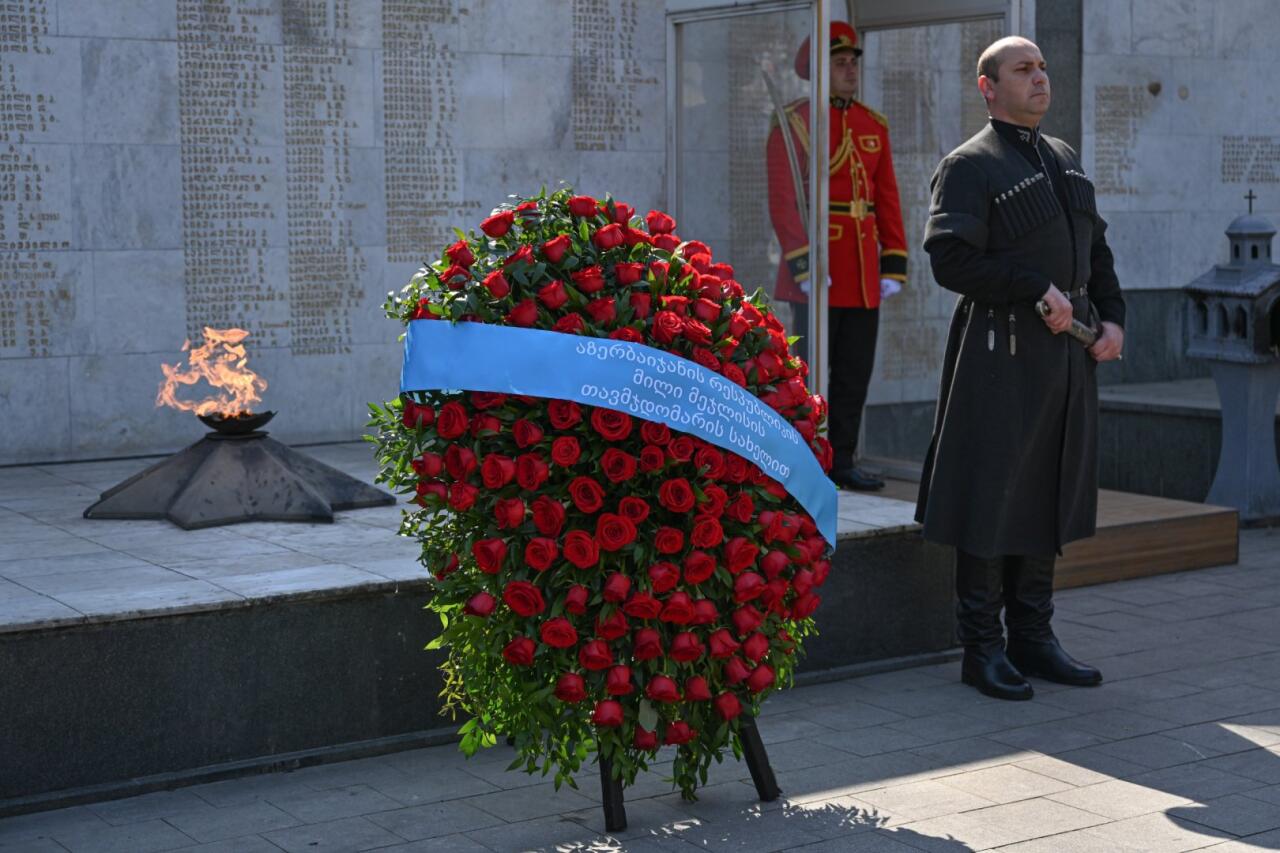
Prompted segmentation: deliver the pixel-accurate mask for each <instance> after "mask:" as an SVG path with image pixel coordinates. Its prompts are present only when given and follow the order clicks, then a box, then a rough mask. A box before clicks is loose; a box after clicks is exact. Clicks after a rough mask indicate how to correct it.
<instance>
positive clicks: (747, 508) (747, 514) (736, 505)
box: [726, 492, 756, 524]
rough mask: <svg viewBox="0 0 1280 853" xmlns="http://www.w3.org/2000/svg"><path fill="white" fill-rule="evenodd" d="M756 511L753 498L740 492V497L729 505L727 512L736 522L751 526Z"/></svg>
mask: <svg viewBox="0 0 1280 853" xmlns="http://www.w3.org/2000/svg"><path fill="white" fill-rule="evenodd" d="M755 510H756V506H755V501H753V500H751V496H750V495H748V494H747V493H746V492H739V493H738V496H737V497H736V498H734V499H733V503H731V504H729V506H728V509H727V510H726V512H727V513H728V515H729V517H730V518H732V519H733V520H734V521H737V522H740V523H742V524H750V523H751V517H752V515H754V514H755Z"/></svg>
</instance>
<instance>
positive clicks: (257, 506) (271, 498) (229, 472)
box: [84, 413, 396, 530]
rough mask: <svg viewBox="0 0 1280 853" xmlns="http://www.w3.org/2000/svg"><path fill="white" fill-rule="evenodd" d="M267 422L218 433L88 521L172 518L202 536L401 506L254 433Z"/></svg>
mask: <svg viewBox="0 0 1280 853" xmlns="http://www.w3.org/2000/svg"><path fill="white" fill-rule="evenodd" d="M264 414H266V415H267V417H266V418H265V419H262V420H260V421H257V422H256V423H254V424H253V425H252V426H249V425H247V424H245V425H244V426H248V429H249V431H246V432H231V431H228V430H225V429H224V430H220V431H218V432H211V433H209V434H208V435H206V436H205V437H204V438H202V439H200V440H199V441H197V442H196V443H195V444H193V445H191V446H190V447H188V448H186V449H185V450H181V451H179V452H178V453H175V454H174V455H172V456H170V457H169V458H167V459H163V460H161V461H160V462H157V463H156V464H155V465H152V466H151V467H150V468H148V469H147V470H145V471H143V472H142V473H140V474H136V475H134V476H133V477H130V478H129V479H128V480H125V481H124V482H123V483H121V484H119V485H118V486H114V487H112V488H111V489H108V490H107V491H105V492H103V493H102V498H101V499H100V500H99V501H98V502H97V503H95V504H94V505H93V506H91V507H89V508H88V509H86V510H85V511H84V517H85V518H113V519H131V518H167V519H169V520H170V521H172V522H173V523H174V524H176V525H178V526H179V527H181V528H182V529H184V530H196V529H198V528H201V527H216V526H218V525H222V524H235V523H237V522H241V521H308V522H332V521H333V513H334V512H335V511H337V510H345V509H361V508H364V507H372V506H389V505H391V504H394V503H395V502H396V499H395V498H394V497H393V496H392V495H389V494H387V493H386V492H384V491H382V490H380V489H375V488H374V487H373V486H369V485H366V484H364V483H362V482H360V481H359V480H357V479H355V478H354V477H351V476H349V475H347V474H344V473H343V472H341V471H339V470H338V469H336V468H331V467H330V466H328V465H325V464H324V463H323V462H319V461H317V460H315V459H312V458H311V457H310V456H307V455H306V454H304V453H299V452H298V451H296V450H294V449H292V448H290V447H288V446H287V445H284V444H281V443H280V442H278V441H276V440H275V439H273V438H269V437H268V436H267V434H266V433H265V432H259V431H256V430H254V429H253V427H255V426H261V425H262V424H264V423H266V421H267V420H270V415H271V413H264ZM257 417H259V416H255V418H257ZM235 420H246V419H235ZM210 426H214V424H210Z"/></svg>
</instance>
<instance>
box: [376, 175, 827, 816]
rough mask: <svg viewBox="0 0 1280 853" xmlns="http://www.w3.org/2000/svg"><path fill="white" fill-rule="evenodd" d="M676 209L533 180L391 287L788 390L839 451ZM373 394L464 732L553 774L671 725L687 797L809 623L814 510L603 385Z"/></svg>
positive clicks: (410, 301) (757, 304) (819, 572)
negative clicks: (509, 743)
mask: <svg viewBox="0 0 1280 853" xmlns="http://www.w3.org/2000/svg"><path fill="white" fill-rule="evenodd" d="M674 230H675V221H674V220H673V219H672V218H671V217H670V216H668V215H666V214H664V213H661V212H658V211H650V212H649V213H648V214H647V215H646V216H645V217H643V219H641V218H640V217H638V216H635V215H634V211H633V210H632V208H631V207H630V206H628V205H626V204H622V203H620V202H617V201H614V200H611V199H609V200H605V201H603V202H601V201H598V200H596V199H594V198H590V197H587V196H574V195H572V192H571V191H570V190H568V189H562V190H560V191H557V192H555V193H552V194H550V195H547V194H546V193H545V192H544V193H543V194H541V195H539V196H538V197H536V198H532V199H529V200H526V201H522V202H520V203H519V204H516V205H515V206H514V207H503V208H501V209H500V210H498V211H497V212H495V213H494V214H493V215H491V216H489V217H488V218H487V219H485V220H484V221H483V222H481V223H480V233H476V232H474V231H473V232H471V233H470V234H469V235H465V236H464V235H462V234H461V232H459V237H460V239H459V240H458V241H457V242H456V243H454V244H453V245H451V246H449V247H448V248H446V249H445V250H444V253H443V257H442V258H441V260H439V261H437V262H435V263H432V264H431V265H429V266H428V267H426V268H424V269H422V270H420V271H419V272H418V274H417V275H415V276H414V277H413V280H412V281H411V282H410V283H409V285H408V286H407V287H405V289H404V290H403V291H402V293H401V295H399V296H393V297H391V298H389V299H388V302H387V305H386V309H387V312H388V315H389V316H391V317H393V318H395V319H397V320H400V321H401V322H403V323H408V322H409V321H411V320H418V319H437V320H440V321H442V322H455V323H456V322H477V323H489V324H496V325H507V326H519V327H527V328H538V329H550V330H554V331H558V332H562V333H564V334H569V335H585V336H590V337H601V338H614V339H618V340H624V341H633V342H636V343H643V344H647V345H649V346H652V347H656V348H658V349H661V350H664V351H667V352H671V353H675V354H677V355H680V356H683V357H685V358H688V359H691V360H693V361H695V362H697V363H698V364H700V365H702V366H704V367H706V368H708V369H710V370H713V371H716V372H717V373H720V374H721V375H723V376H724V377H725V378H727V379H729V380H730V381H732V382H734V383H736V384H738V385H739V386H741V387H743V388H745V389H747V390H748V391H750V392H751V393H752V394H755V395H756V396H757V397H759V398H760V399H761V400H763V401H764V402H765V403H767V404H768V405H769V406H771V407H772V408H773V409H774V410H776V411H777V412H779V413H780V414H781V415H782V416H783V417H784V418H785V419H787V420H788V421H789V422H790V423H791V424H792V425H793V426H794V427H795V428H796V429H797V430H798V431H799V432H800V434H801V435H802V436H803V437H804V439H805V440H807V441H808V442H809V445H810V447H811V449H812V450H813V453H814V454H815V455H816V456H817V457H818V458H819V460H820V461H821V462H822V466H823V469H824V470H827V469H829V468H830V461H831V446H830V444H828V442H827V441H826V439H825V438H823V437H822V436H820V435H819V433H820V432H821V431H822V430H823V428H824V423H825V420H826V407H825V403H824V402H823V400H822V399H821V398H819V397H816V396H812V395H810V394H809V392H808V390H807V389H806V386H805V381H804V380H805V375H806V372H807V367H806V365H805V363H804V362H803V361H802V360H801V359H800V358H799V357H798V356H796V355H794V354H792V353H791V352H790V349H789V343H788V340H787V338H786V336H785V332H784V330H783V327H782V324H781V323H780V322H779V321H778V320H777V318H776V317H775V316H774V315H773V313H772V312H771V311H770V309H769V307H768V304H767V301H766V299H765V297H764V296H763V295H762V294H761V293H760V292H759V291H757V292H756V293H755V294H753V295H751V296H748V295H746V294H745V293H744V291H743V288H742V286H741V285H740V284H739V283H738V282H737V281H735V280H734V272H733V269H732V268H731V267H730V266H729V265H728V264H723V263H716V262H714V261H713V260H712V256H711V250H710V248H708V247H707V246H706V245H705V244H703V243H699V242H697V241H693V240H683V239H681V238H680V237H678V236H676V234H675V233H674ZM512 357H513V358H518V357H519V356H518V354H513V356H512ZM372 408H373V411H374V420H373V422H372V425H373V426H374V427H375V428H376V430H377V435H376V442H377V449H378V450H377V452H378V458H379V462H380V464H381V473H380V476H379V479H380V481H383V482H387V483H390V484H392V485H393V486H396V487H399V488H400V490H401V491H402V492H403V493H408V494H412V495H413V500H414V501H415V502H416V504H417V506H418V507H419V508H418V509H415V510H413V511H411V512H410V511H406V513H405V519H404V524H403V527H402V529H401V533H402V534H403V535H409V536H414V537H416V538H417V539H418V540H419V541H420V542H421V543H422V558H421V559H422V562H423V563H424V565H426V566H427V567H428V568H429V569H430V570H431V572H432V573H433V575H434V576H435V579H436V585H435V592H434V596H433V599H432V602H431V605H430V606H431V609H433V610H435V611H436V612H437V613H438V614H439V616H440V620H441V623H442V625H443V630H442V632H441V634H440V637H439V638H438V639H437V640H436V641H435V642H434V643H433V646H436V647H444V648H446V649H447V650H448V660H447V662H446V663H445V665H444V672H445V682H446V687H445V691H444V693H443V694H442V695H443V697H444V699H445V704H446V708H447V709H454V710H457V709H460V710H461V711H463V712H464V713H465V714H466V715H468V716H469V717H470V719H469V720H468V721H467V722H466V723H465V724H464V725H463V727H462V730H461V734H462V736H463V740H462V748H463V750H464V751H466V752H467V753H468V754H471V753H474V752H475V751H476V749H477V748H479V747H481V746H487V745H491V744H493V743H495V742H496V739H497V738H498V737H499V736H509V737H511V738H512V739H513V741H514V744H515V747H516V749H517V750H518V752H519V754H520V758H519V759H518V760H517V762H516V763H515V764H513V765H512V766H513V767H515V766H521V765H523V766H524V767H525V769H526V770H528V771H529V772H534V771H535V770H539V769H541V770H542V771H543V772H550V771H551V770H554V771H555V778H556V783H557V785H559V784H560V782H562V781H565V780H568V781H569V782H570V784H572V783H573V778H572V776H571V774H572V773H574V772H575V771H577V770H578V769H579V767H580V766H581V763H582V761H583V760H584V759H586V758H587V757H588V756H589V754H590V752H591V751H592V750H594V751H596V752H598V753H599V754H600V755H601V756H603V757H605V758H607V759H609V760H610V761H611V762H612V765H613V768H614V772H615V773H616V774H618V775H619V776H620V778H621V779H622V781H623V782H624V783H628V784H629V783H631V782H633V781H634V779H635V776H636V773H637V772H638V771H640V770H643V769H646V768H647V765H648V762H650V761H652V760H654V759H655V754H656V752H657V750H658V749H659V748H660V747H662V746H663V745H674V746H676V747H677V749H676V751H675V755H674V766H673V772H674V780H675V783H676V784H677V785H678V786H679V787H680V789H681V791H682V793H683V794H684V796H686V797H689V798H692V797H693V792H694V790H695V788H696V787H697V785H698V784H699V783H700V782H702V783H705V781H706V778H707V767H708V765H709V764H710V762H711V760H712V759H713V758H714V759H716V760H717V761H718V760H720V759H721V758H722V756H723V752H724V750H725V748H726V747H727V746H728V747H730V748H732V749H733V750H734V751H735V753H736V752H737V750H738V742H737V739H736V738H734V737H733V735H734V734H735V732H736V730H737V726H738V717H739V715H741V714H742V713H743V712H744V711H748V712H752V713H754V712H755V711H756V710H758V707H759V704H760V702H761V701H762V700H763V699H764V697H765V696H767V695H768V693H769V692H770V691H771V690H772V689H774V688H775V687H776V686H777V685H778V684H780V683H783V682H787V681H788V680H789V678H790V676H791V674H792V671H793V669H794V665H795V659H796V652H797V651H798V649H799V643H800V640H801V639H802V638H803V637H804V636H806V635H807V634H808V633H810V631H811V630H812V627H813V622H812V619H811V616H812V614H813V612H814V609H815V608H816V607H817V605H818V601H819V597H818V588H819V587H820V586H821V585H822V583H823V581H825V580H826V577H827V574H828V572H829V571H830V562H829V561H828V560H827V559H826V555H827V547H828V546H827V543H826V542H825V541H824V540H823V539H822V538H821V537H820V536H819V535H818V532H817V529H816V528H815V526H814V523H813V521H812V520H811V519H810V518H809V516H808V515H807V514H806V513H805V512H804V511H803V510H802V509H801V508H800V506H799V504H798V503H797V502H796V501H795V499H794V498H792V497H791V496H790V495H789V494H788V493H787V492H786V491H785V490H784V489H783V487H782V486H781V485H780V484H779V483H777V482H776V481H774V480H772V479H771V478H769V477H768V476H766V475H765V474H764V473H762V472H761V470H760V469H759V468H758V467H756V466H755V465H754V464H752V463H750V462H748V461H746V460H745V459H743V458H742V457H740V456H738V455H736V454H734V453H731V452H728V451H726V450H723V449H721V448H718V447H716V446H714V445H712V444H709V443H707V442H705V441H702V440H700V439H698V438H695V437H693V436H690V435H687V434H683V433H679V432H677V431H674V430H672V429H669V428H668V427H667V426H665V425H663V424H659V423H654V422H649V421H642V420H640V419H637V418H634V417H632V416H630V415H628V414H625V413H622V412H618V411H614V410H611V409H607V408H592V407H589V406H583V405H579V404H578V403H575V402H572V401H567V400H545V399H535V398H530V397H523V396H512V395H506V394H499V393H481V392H467V391H455V392H422V393H414V394H411V395H403V396H402V397H401V399H399V400H396V401H394V402H392V403H390V404H387V405H386V406H374V407H372Z"/></svg>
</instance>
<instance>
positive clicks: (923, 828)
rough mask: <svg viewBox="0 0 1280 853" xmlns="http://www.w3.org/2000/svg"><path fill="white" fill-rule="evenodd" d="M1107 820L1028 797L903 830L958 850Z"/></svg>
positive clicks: (924, 843) (928, 843) (929, 844)
mask: <svg viewBox="0 0 1280 853" xmlns="http://www.w3.org/2000/svg"><path fill="white" fill-rule="evenodd" d="M1103 822H1105V818H1102V817H1099V816H1098V815H1095V814H1091V813H1089V812H1086V811H1081V810H1080V809H1073V808H1071V807H1070V806H1065V805H1062V804H1061V803H1055V802H1052V801H1050V800H1025V801H1023V802H1020V803H1009V804H1006V805H1000V806H991V807H990V808H985V809H978V810H976V811H971V812H964V813H963V814H952V815H946V816H943V817H936V818H931V819H929V820H923V821H917V822H915V823H909V824H907V825H906V826H904V827H901V829H903V830H909V831H912V832H915V833H917V834H918V835H919V836H921V838H920V840H919V841H912V842H911V843H912V844H914V845H918V846H920V847H921V849H923V850H956V849H965V848H955V847H949V846H947V845H949V844H954V843H956V842H959V843H961V844H965V845H968V848H969V849H974V850H985V849H987V848H989V847H1000V846H1003V845H1006V844H1014V843H1017V842H1019V841H1027V840H1030V839H1033V838H1040V837H1042V836H1046V835H1057V834H1059V833H1063V832H1069V831H1071V830H1074V829H1083V828H1084V827H1088V826H1096V825H1098V824H1100V823H1103Z"/></svg>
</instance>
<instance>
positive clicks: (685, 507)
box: [658, 477, 696, 514]
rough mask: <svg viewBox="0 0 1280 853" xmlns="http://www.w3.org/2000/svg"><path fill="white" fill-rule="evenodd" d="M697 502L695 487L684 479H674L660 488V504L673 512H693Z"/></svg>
mask: <svg viewBox="0 0 1280 853" xmlns="http://www.w3.org/2000/svg"><path fill="white" fill-rule="evenodd" d="M695 501H696V498H695V497H694V494H693V487H692V486H690V485H689V481H688V480H686V479H685V478H684V477H673V478H671V479H670V480H667V481H666V482H664V483H663V484H662V485H661V486H660V487H658V503H660V504H662V505H663V506H664V507H666V508H667V509H669V510H671V511H672V512H677V513H681V514H684V513H687V512H691V511H692V510H693V507H694V503H695Z"/></svg>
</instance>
